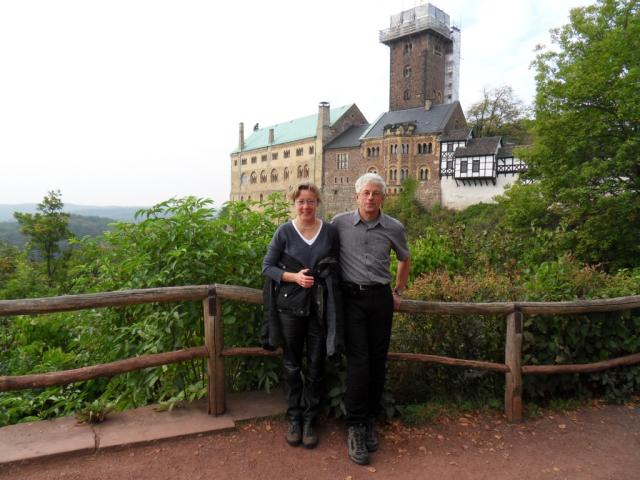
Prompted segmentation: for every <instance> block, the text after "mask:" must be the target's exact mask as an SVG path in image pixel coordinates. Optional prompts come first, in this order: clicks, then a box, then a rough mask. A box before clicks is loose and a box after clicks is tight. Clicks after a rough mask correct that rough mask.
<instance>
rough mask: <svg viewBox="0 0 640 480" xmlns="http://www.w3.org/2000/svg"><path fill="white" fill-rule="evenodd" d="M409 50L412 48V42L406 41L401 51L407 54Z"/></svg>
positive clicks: (409, 52)
mask: <svg viewBox="0 0 640 480" xmlns="http://www.w3.org/2000/svg"><path fill="white" fill-rule="evenodd" d="M411 50H413V43H411V42H408V43H405V44H404V49H403V50H402V53H403V54H404V55H409V54H411Z"/></svg>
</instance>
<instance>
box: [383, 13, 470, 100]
mask: <svg viewBox="0 0 640 480" xmlns="http://www.w3.org/2000/svg"><path fill="white" fill-rule="evenodd" d="M449 24H450V22H449V15H447V14H446V13H445V12H443V11H442V10H440V9H439V8H437V7H435V6H433V5H431V4H430V3H429V4H426V5H420V6H417V7H415V8H412V9H411V10H405V11H404V12H400V13H398V14H396V15H392V16H391V25H390V27H389V28H388V29H386V30H382V31H380V42H381V43H384V44H385V45H387V46H388V47H389V50H390V56H391V60H390V79H389V110H390V111H394V110H405V109H408V108H415V107H422V106H424V105H425V104H426V103H427V102H431V104H433V105H439V104H442V103H452V102H454V101H456V100H458V83H459V78H460V77H459V70H460V30H459V29H458V28H457V27H453V28H451V27H450V26H449Z"/></svg>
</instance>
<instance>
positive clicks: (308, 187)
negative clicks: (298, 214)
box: [290, 182, 320, 203]
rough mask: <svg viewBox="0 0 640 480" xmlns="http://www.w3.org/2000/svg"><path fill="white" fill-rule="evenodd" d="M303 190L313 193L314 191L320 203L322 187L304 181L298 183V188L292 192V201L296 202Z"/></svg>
mask: <svg viewBox="0 0 640 480" xmlns="http://www.w3.org/2000/svg"><path fill="white" fill-rule="evenodd" d="M303 190H309V191H310V192H311V193H313V194H314V195H315V196H316V200H317V202H318V203H320V189H319V188H318V187H316V186H315V184H313V183H311V182H302V183H301V184H300V185H298V186H297V187H296V189H295V190H294V191H293V192H291V195H290V197H291V201H292V202H295V201H296V200H297V199H298V197H299V196H300V194H301V193H302V191H303Z"/></svg>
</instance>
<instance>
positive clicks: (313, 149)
mask: <svg viewBox="0 0 640 480" xmlns="http://www.w3.org/2000/svg"><path fill="white" fill-rule="evenodd" d="M313 152H315V147H314V146H313V145H309V155H311V154H313Z"/></svg>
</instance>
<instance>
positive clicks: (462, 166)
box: [460, 160, 467, 173]
mask: <svg viewBox="0 0 640 480" xmlns="http://www.w3.org/2000/svg"><path fill="white" fill-rule="evenodd" d="M460 173H467V161H466V160H462V161H461V162H460Z"/></svg>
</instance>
